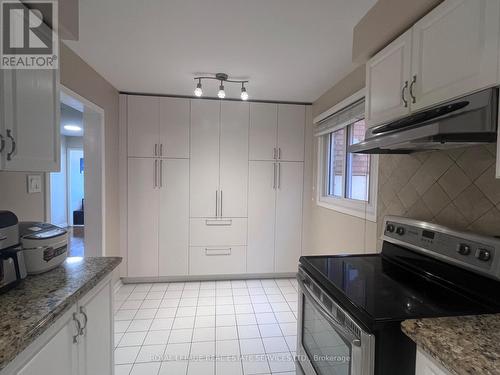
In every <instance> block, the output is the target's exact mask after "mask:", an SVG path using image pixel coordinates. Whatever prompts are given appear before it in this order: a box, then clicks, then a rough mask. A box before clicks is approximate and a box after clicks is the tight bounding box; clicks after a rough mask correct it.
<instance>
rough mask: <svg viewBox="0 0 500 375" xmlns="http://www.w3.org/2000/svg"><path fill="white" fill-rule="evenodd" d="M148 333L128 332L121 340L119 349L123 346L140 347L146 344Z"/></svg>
mask: <svg viewBox="0 0 500 375" xmlns="http://www.w3.org/2000/svg"><path fill="white" fill-rule="evenodd" d="M146 334H147V332H127V333H125V334H124V335H123V337H122V339H121V340H120V344H119V345H118V346H119V347H121V346H139V345H142V344H143V342H144V338H145V337H146Z"/></svg>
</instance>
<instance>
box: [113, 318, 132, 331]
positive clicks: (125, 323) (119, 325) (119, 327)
mask: <svg viewBox="0 0 500 375" xmlns="http://www.w3.org/2000/svg"><path fill="white" fill-rule="evenodd" d="M131 322H132V321H131V320H120V321H116V322H115V333H123V332H125V331H127V328H128V327H129V325H130V323H131Z"/></svg>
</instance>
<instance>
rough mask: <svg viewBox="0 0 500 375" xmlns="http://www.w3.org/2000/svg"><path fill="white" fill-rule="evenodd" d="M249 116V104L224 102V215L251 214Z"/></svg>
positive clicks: (222, 108)
mask: <svg viewBox="0 0 500 375" xmlns="http://www.w3.org/2000/svg"><path fill="white" fill-rule="evenodd" d="M248 116H249V113H248V103H244V102H222V103H221V119H220V183H219V186H220V187H219V190H220V196H219V200H220V204H219V207H220V212H219V216H221V217H247V203H248V201H247V193H248V121H249V117H248Z"/></svg>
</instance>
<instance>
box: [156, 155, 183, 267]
mask: <svg viewBox="0 0 500 375" xmlns="http://www.w3.org/2000/svg"><path fill="white" fill-rule="evenodd" d="M160 168H161V171H162V172H161V174H160V177H161V178H160V223H159V248H158V250H159V259H158V263H159V275H160V276H181V275H187V272H188V246H189V160H187V159H166V160H161V161H160Z"/></svg>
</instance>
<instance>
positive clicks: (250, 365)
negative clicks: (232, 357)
mask: <svg viewBox="0 0 500 375" xmlns="http://www.w3.org/2000/svg"><path fill="white" fill-rule="evenodd" d="M242 363H243V373H244V374H245V375H254V374H269V373H270V370H269V365H268V363H267V359H266V358H265V356H262V355H258V356H249V357H246V358H243V360H242Z"/></svg>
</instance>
